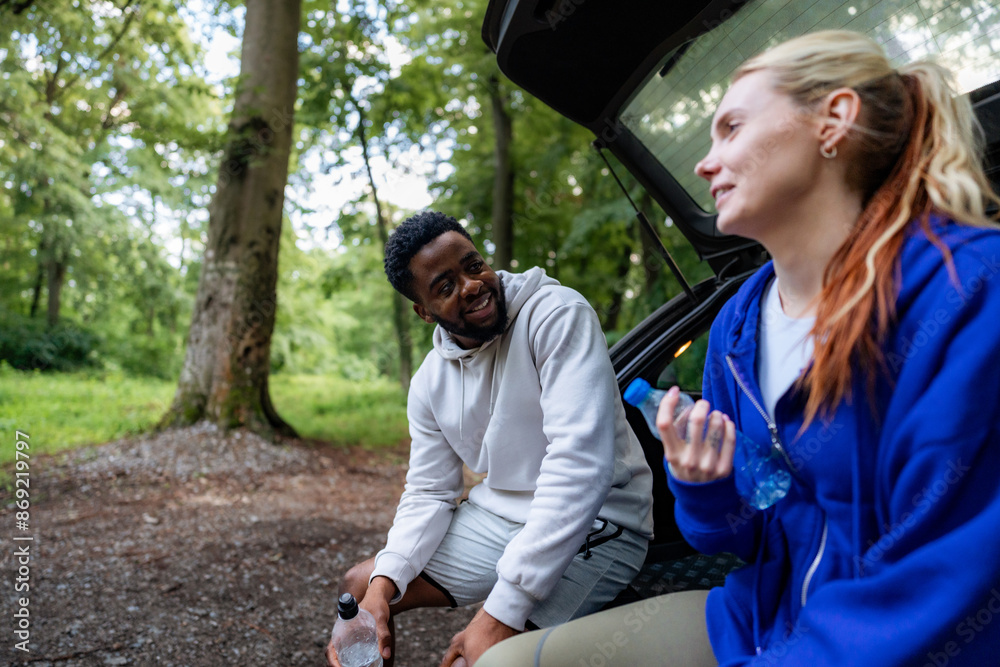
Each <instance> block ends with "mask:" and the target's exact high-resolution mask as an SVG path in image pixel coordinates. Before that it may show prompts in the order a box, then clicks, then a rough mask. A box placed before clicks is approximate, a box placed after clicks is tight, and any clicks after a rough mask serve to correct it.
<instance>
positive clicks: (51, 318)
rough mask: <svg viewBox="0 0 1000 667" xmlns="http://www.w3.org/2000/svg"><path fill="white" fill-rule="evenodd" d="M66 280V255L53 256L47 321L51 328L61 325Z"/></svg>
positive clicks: (50, 261)
mask: <svg viewBox="0 0 1000 667" xmlns="http://www.w3.org/2000/svg"><path fill="white" fill-rule="evenodd" d="M65 280H66V257H65V255H62V254H59V255H53V256H52V257H51V258H50V259H49V261H48V281H47V285H46V286H47V288H48V297H49V301H48V308H47V310H46V316H45V321H46V322H47V323H48V325H49V326H50V327H54V326H55V325H57V324H59V306H60V301H61V298H62V288H63V283H64V282H65Z"/></svg>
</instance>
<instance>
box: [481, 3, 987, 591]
mask: <svg viewBox="0 0 1000 667" xmlns="http://www.w3.org/2000/svg"><path fill="white" fill-rule="evenodd" d="M833 28H846V29H850V30H855V31H858V32H863V33H867V34H869V35H870V36H871V37H873V38H874V39H875V40H876V41H878V42H879V43H881V44H883V45H884V47H885V48H886V51H887V53H888V54H889V56H890V58H891V59H892V60H893V61H894V62H895V63H897V64H903V63H905V62H909V61H912V60H915V59H919V58H923V57H927V56H933V57H935V58H937V59H938V60H939V61H940V62H942V64H945V65H947V66H948V67H950V68H951V69H952V70H953V71H955V72H956V74H957V85H958V87H959V92H960V94H965V95H969V97H970V99H971V101H972V103H973V106H974V109H975V111H976V114H977V116H978V118H979V120H980V123H981V125H982V127H983V129H984V138H985V144H986V160H987V163H986V169H987V173H988V175H989V176H990V178H991V180H992V182H993V186H994V188H995V189H997V190H998V192H1000V8H998V7H996V6H989V5H987V3H982V2H979V3H977V2H971V1H964V2H944V1H943V0H916V2H914V1H913V0H884V1H881V2H869V3H857V2H840V1H834V2H824V3H808V4H806V3H788V2H786V1H785V0H750V1H746V0H741V1H731V0H713V1H706V0H697V1H692V2H683V3H661V2H644V3H625V4H621V3H612V2H594V1H592V0H492V2H491V3H490V5H489V9H488V11H487V15H486V18H485V22H484V24H483V39H484V41H485V42H486V43H487V45H489V46H490V47H491V48H492V49H493V50H494V51H495V53H496V55H497V61H498V63H499V66H500V69H501V70H502V71H503V72H504V73H505V74H506V75H507V76H508V77H510V79H511V80H512V81H514V82H515V83H517V84H518V85H520V86H522V87H523V88H525V89H526V90H527V91H528V92H530V93H531V94H533V95H535V96H536V97H538V98H539V99H540V100H541V101H543V102H544V103H546V104H548V105H549V106H551V107H552V108H554V109H555V110H556V111H558V112H559V113H561V114H563V115H564V116H566V117H568V118H570V119H572V120H574V121H575V122H577V123H579V124H581V125H583V126H585V127H587V128H588V129H590V130H591V131H592V132H593V133H594V142H595V144H596V146H597V147H598V148H600V149H603V150H608V151H610V152H611V153H613V154H614V155H615V156H616V157H617V159H618V160H619V161H620V162H621V163H622V164H623V165H625V166H626V167H627V168H628V169H629V171H630V172H631V173H632V175H633V176H634V177H635V178H636V179H637V180H638V181H639V182H640V183H641V184H642V185H643V186H644V187H645V188H646V189H647V190H648V191H649V193H650V194H651V195H652V196H653V197H654V198H655V199H656V201H657V202H658V203H659V204H660V206H662V208H663V209H664V210H665V211H666V212H667V214H668V215H669V216H670V217H671V218H672V220H673V223H674V224H675V225H676V226H677V227H678V228H679V229H680V231H681V232H682V233H683V234H684V236H685V237H686V238H687V239H688V241H690V243H691V244H692V246H693V247H694V248H695V249H696V250H697V252H698V254H699V256H700V257H701V258H702V260H703V261H705V262H707V263H708V264H709V266H710V267H711V268H712V270H713V272H714V274H715V277H714V278H712V279H709V280H707V281H704V282H702V283H700V284H698V285H695V286H694V287H693V288H688V290H687V292H686V293H684V294H681V295H679V296H677V297H676V298H674V299H672V300H671V301H670V302H669V303H666V304H664V305H663V306H661V307H660V308H659V309H658V310H656V311H655V312H654V313H653V314H652V315H650V316H649V317H648V318H647V319H646V320H644V321H643V322H642V323H640V324H639V325H638V326H637V327H636V328H635V329H634V330H633V331H631V332H630V333H629V334H627V335H626V336H625V337H624V338H622V339H621V340H620V341H619V342H618V343H617V344H616V345H614V346H613V347H612V349H611V358H612V361H613V363H614V366H615V369H616V372H617V374H618V381H619V384H620V386H621V387H622V388H624V387H625V386H627V384H628V383H629V382H631V381H632V380H633V379H634V378H636V377H644V378H646V379H647V380H649V381H650V382H651V383H653V384H654V385H659V386H661V387H666V386H670V385H672V384H675V383H676V378H677V373H675V372H674V369H673V365H675V364H677V363H678V362H677V361H676V359H678V358H679V357H680V355H681V354H682V353H684V354H685V358H688V357H691V356H694V357H695V358H697V355H698V354H699V353H700V354H701V355H702V356H701V360H702V361H703V359H704V356H703V355H704V349H705V347H706V338H707V331H708V329H709V327H710V326H711V323H712V320H713V319H714V317H715V316H716V314H717V313H718V312H719V309H721V307H722V305H723V304H724V303H725V302H726V300H728V299H729V297H731V296H732V295H733V294H735V292H736V290H737V289H738V288H739V285H740V284H741V283H742V282H743V280H745V279H746V278H747V277H748V276H749V275H750V274H751V273H752V272H753V271H754V270H756V268H758V267H759V266H760V265H761V264H762V263H763V261H764V260H765V259H766V256H765V254H764V253H763V250H762V248H761V247H760V246H759V245H757V244H755V243H753V242H750V241H748V240H746V239H742V238H739V237H733V236H725V235H722V234H719V233H718V231H717V230H716V228H715V214H714V206H713V202H712V199H711V197H710V195H709V191H708V186H707V184H706V183H704V182H703V181H702V180H701V179H699V178H697V177H696V176H695V175H694V173H693V170H694V165H695V163H696V162H697V161H698V160H699V159H701V158H702V157H703V156H704V155H705V154H706V153H707V152H708V149H709V145H710V138H709V124H710V122H711V119H712V115H713V113H714V111H715V107H716V106H717V105H718V103H719V101H720V99H721V98H722V95H723V94H724V92H725V90H726V89H727V88H728V84H729V79H730V77H731V74H732V72H733V71H734V70H735V69H736V67H737V66H738V65H739V64H741V63H742V62H743V61H744V60H746V59H747V58H749V57H750V56H752V55H754V54H756V53H758V52H760V51H762V50H764V49H765V48H766V47H768V46H770V45H773V44H777V43H779V42H781V41H784V40H786V39H788V38H790V37H793V36H795V35H798V34H801V33H805V32H811V31H815V30H821V29H833ZM647 230H648V231H652V228H647ZM685 350H687V352H685ZM682 388H683V389H685V390H686V391H689V392H691V393H694V394H696V395H697V394H698V393H699V392H700V385H697V386H682ZM626 409H627V413H628V416H629V420H630V422H631V424H632V426H633V429H634V430H635V432H636V434H637V436H638V437H639V438H640V440H641V441H642V443H643V447H644V449H645V451H646V454H647V459H648V461H649V463H650V466H651V468H652V469H653V473H654V478H655V481H654V522H655V531H656V537H655V539H654V542H653V545H652V548H651V551H650V558H649V559H648V564H652V565H653V566H654V569H655V568H660V569H659V570H656V572H661V573H662V572H668V570H666V569H664V567H666V566H665V565H664V563H666V562H667V561H670V560H671V559H674V558H677V557H680V556H683V555H685V554H686V553H687V554H690V553H691V551H692V550H691V549H690V548H689V547H687V545H686V544H685V542H684V540H683V538H682V537H681V536H680V534H679V532H678V531H677V528H676V525H675V523H674V519H673V497H672V496H671V494H670V492H669V490H668V488H667V485H666V475H665V472H664V469H663V462H662V461H663V459H662V449H661V444H660V442H659V441H658V440H656V439H655V438H653V436H652V435H651V434H650V433H649V431H648V428H647V427H646V425H645V422H644V421H643V419H642V417H641V415H640V414H639V413H638V411H637V410H635V409H634V408H631V407H628V406H627V408H626ZM694 558H698V556H697V555H695V556H694ZM706 562H707V567H708V570H709V571H713V572H716V573H717V574H718V575H719V576H723V575H724V573H725V570H726V568H725V567H720V565H719V563H717V562H714V561H706V559H704V558H702V559H701V564H702V565H703V566H704V565H705V564H706ZM723 565H724V564H723ZM696 569H697V568H696ZM704 571H706V570H705V568H704V567H703V568H701V569H700V570H698V572H697V573H696V575H695V576H694V577H693V578H690V577H689V579H690V581H688V582H687V583H684V582H678V581H675V580H671V582H672V583H671V584H670V585H671V586H673V587H674V588H675V589H676V588H683V587H687V586H690V585H691V582H692V581H696V582H698V583H696V584H695V585H710V584H711V583H717V581H716V580H713V579H712V577H711V576H710V577H708V578H707V579H706V578H705V577H703V576H702V573H703V572H704ZM643 576H645V577H646V581H647V583H649V582H653V584H652V585H650V590H651V591H652V592H663V590H664V588H663V587H664V584H663V579H662V577H660V576H659V575H656V574H655V573H654V574H650V573H649V572H648V571H644V575H643ZM671 576H672V575H671ZM657 577H659V579H658V578H657ZM640 578H642V577H640Z"/></svg>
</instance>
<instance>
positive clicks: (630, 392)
mask: <svg viewBox="0 0 1000 667" xmlns="http://www.w3.org/2000/svg"><path fill="white" fill-rule="evenodd" d="M650 389H652V386H650V384H649V383H648V382H646V381H645V380H643V379H642V378H636V379H634V380H632V382H630V383H629V385H628V387H626V388H625V393H624V394H623V395H622V398H623V399H624V400H625V402H626V403H628V404H629V405H634V406H635V407H639V406H640V405H642V402H643V401H644V400H646V397H647V396H648V395H649V390H650Z"/></svg>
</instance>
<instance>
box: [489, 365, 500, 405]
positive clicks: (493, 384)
mask: <svg viewBox="0 0 1000 667" xmlns="http://www.w3.org/2000/svg"><path fill="white" fill-rule="evenodd" d="M499 365H500V350H494V353H493V377H492V378H490V416H491V417H492V416H493V406H494V405H496V401H497V385H498V384H499V380H498V379H497V367H498V366H499Z"/></svg>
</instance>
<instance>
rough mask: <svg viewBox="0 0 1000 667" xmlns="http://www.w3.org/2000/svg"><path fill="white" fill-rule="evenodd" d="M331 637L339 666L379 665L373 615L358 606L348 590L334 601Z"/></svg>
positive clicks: (375, 666) (379, 657)
mask: <svg viewBox="0 0 1000 667" xmlns="http://www.w3.org/2000/svg"><path fill="white" fill-rule="evenodd" d="M331 640H332V641H333V649H334V650H335V651H336V652H337V659H338V660H340V664H341V666H342V667H382V656H381V654H380V653H379V651H378V635H377V634H376V633H375V617H374V616H372V615H371V614H370V613H368V612H367V611H365V610H364V609H362V608H361V607H359V606H358V602H357V600H355V599H354V596H353V595H351V594H350V593H344V594H343V595H341V596H340V599H339V600H338V601H337V621H336V622H335V623H334V624H333V633H332V635H331Z"/></svg>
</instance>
